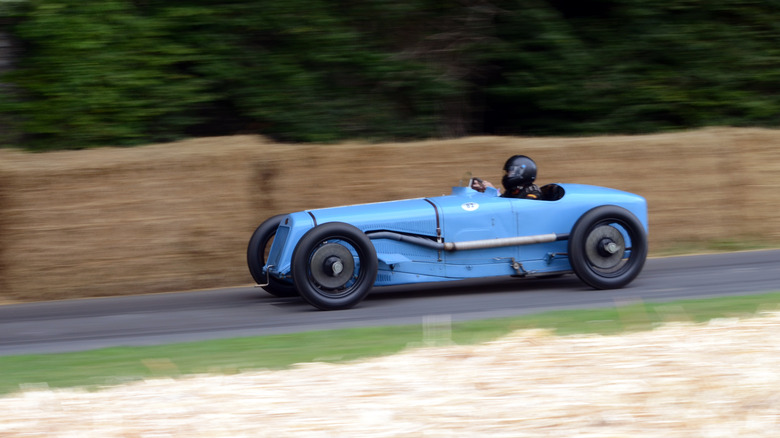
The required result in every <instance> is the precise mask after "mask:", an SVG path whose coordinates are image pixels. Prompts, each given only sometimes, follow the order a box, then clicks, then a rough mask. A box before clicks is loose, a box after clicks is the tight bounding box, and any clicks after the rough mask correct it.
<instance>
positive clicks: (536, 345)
mask: <svg viewBox="0 0 780 438" xmlns="http://www.w3.org/2000/svg"><path fill="white" fill-rule="evenodd" d="M779 339H780V314H778V313H771V314H765V315H763V317H759V318H753V319H744V320H738V319H719V320H713V321H711V322H709V323H706V324H688V323H673V324H668V325H664V326H662V327H659V328H657V329H655V330H653V331H645V332H637V333H630V334H624V335H620V336H597V335H578V336H565V337H557V336H553V335H551V334H550V333H549V332H546V331H541V330H532V331H519V332H515V333H513V334H511V335H509V336H507V337H504V338H502V339H499V340H496V341H494V342H490V343H486V344H480V345H474V346H457V345H451V346H440V347H426V348H412V349H409V350H407V351H405V352H403V353H401V354H398V355H394V356H389V357H382V358H375V359H370V360H364V361H359V362H354V363H347V364H327V363H311V364H301V365H298V366H296V367H295V368H293V369H289V370H283V371H248V372H243V373H239V374H234V375H228V376H193V377H187V378H182V379H176V380H173V379H161V380H148V381H142V382H137V383H132V384H127V385H123V386H118V387H111V388H106V389H103V390H100V391H96V392H87V391H83V390H72V389H70V390H48V389H38V390H29V389H28V390H26V391H24V392H20V393H16V394H12V395H9V396H6V397H3V398H0V436H2V437H8V438H11V437H14V438H15V437H43V436H46V437H101V438H103V437H139V438H140V437H179V436H186V437H475V436H491V437H583V438H584V437H654V438H655V437H664V438H674V437H681V438H683V437H685V438H689V437H707V438H716V437H724V438H726V437H729V438H730V437H777V436H780V342H778V340H779Z"/></svg>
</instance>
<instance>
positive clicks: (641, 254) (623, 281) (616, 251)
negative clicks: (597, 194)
mask: <svg viewBox="0 0 780 438" xmlns="http://www.w3.org/2000/svg"><path fill="white" fill-rule="evenodd" d="M646 259H647V233H646V232H645V228H644V226H643V225H642V223H641V222H640V221H639V219H637V218H636V216H634V215H633V214H631V212H629V211H628V210H626V209H624V208H621V207H617V206H612V205H607V206H602V207H596V208H594V209H592V210H590V211H588V212H587V213H585V214H584V215H582V217H580V219H579V220H578V221H577V223H576V224H574V228H572V232H571V234H570V235H569V261H570V262H571V267H572V270H574V273H575V274H577V276H578V277H579V278H580V280H582V281H583V282H584V283H586V284H587V285H589V286H591V287H593V288H596V289H618V288H621V287H623V286H625V285H627V284H629V283H631V282H632V281H633V280H634V278H636V276H637V275H639V273H640V272H641V271H642V267H643V266H644V264H645V260H646Z"/></svg>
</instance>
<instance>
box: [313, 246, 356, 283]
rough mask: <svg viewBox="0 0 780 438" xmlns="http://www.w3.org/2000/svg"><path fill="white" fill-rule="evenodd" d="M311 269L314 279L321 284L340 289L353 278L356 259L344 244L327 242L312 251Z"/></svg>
mask: <svg viewBox="0 0 780 438" xmlns="http://www.w3.org/2000/svg"><path fill="white" fill-rule="evenodd" d="M310 271H311V276H312V279H313V280H314V281H316V282H317V283H318V284H319V285H320V286H322V287H324V288H326V289H338V288H340V287H343V286H344V285H346V284H347V282H349V280H351V279H352V275H353V274H354V272H355V260H354V258H353V257H352V253H351V252H350V251H349V250H348V249H347V248H345V247H344V246H343V245H340V244H338V243H325V244H324V245H321V246H320V247H319V248H317V249H316V250H314V252H313V253H312V256H311V262H310Z"/></svg>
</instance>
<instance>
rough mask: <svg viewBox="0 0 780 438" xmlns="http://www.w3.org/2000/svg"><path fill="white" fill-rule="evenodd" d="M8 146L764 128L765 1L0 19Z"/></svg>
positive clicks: (769, 45)
mask: <svg viewBox="0 0 780 438" xmlns="http://www.w3.org/2000/svg"><path fill="white" fill-rule="evenodd" d="M0 14H2V19H1V20H2V21H1V22H0V59H2V62H1V63H0V69H2V70H3V71H4V73H5V74H4V76H3V79H2V82H3V84H4V85H3V91H4V93H3V98H2V106H0V114H1V115H2V120H3V123H4V125H3V126H4V129H3V133H4V135H5V136H6V137H7V139H6V143H7V144H9V143H10V144H16V145H21V146H24V147H29V148H35V149H63V148H85V147H90V146H106V145H132V144H142V143H154V142H161V141H170V140H174V139H181V138H185V137H197V136H212V135H228V134H236V133H243V134H249V133H254V134H262V135H265V136H269V137H271V138H273V139H276V140H284V141H314V142H330V141H339V140H346V139H354V138H359V139H370V140H403V139H415V138H431V137H458V136H464V135H478V134H491V135H493V134H500V135H561V134H565V135H570V134H575V135H583V134H614V133H646V132H657V131H668V130H674V129H683V128H693V127H702V126H724V125H725V126H765V127H774V126H777V124H778V117H777V114H778V112H779V111H778V110H780V99H779V98H778V92H779V91H780V90H779V88H778V84H780V70H778V68H777V67H778V64H779V61H780V46H778V44H777V41H778V36H779V35H778V33H779V32H780V29H778V26H780V25H778V23H780V8H778V5H777V2H776V1H772V0H763V1H762V0H755V1H751V0H711V1H699V0H675V1H665V0H663V1H662V0H593V1H589V2H582V1H576V0H522V1H518V0H512V1H508V0H493V1H485V0H462V1H441V0H409V1H401V2H399V1H394V0H373V1H350V0H264V1H237V2H225V1H209V0H182V1H177V2H164V1H155V0H135V1H131V0H101V1H92V2H83V1H78V0H5V1H2V2H0Z"/></svg>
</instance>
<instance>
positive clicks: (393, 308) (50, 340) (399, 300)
mask: <svg viewBox="0 0 780 438" xmlns="http://www.w3.org/2000/svg"><path fill="white" fill-rule="evenodd" d="M773 291H780V250H773V251H751V252H741V253H729V254H714V255H700V256H685V257H673V258H659V259H650V260H648V261H647V264H646V265H645V269H644V271H643V272H642V274H640V276H639V277H638V278H637V279H636V280H635V281H634V282H633V283H632V284H631V285H629V286H628V287H626V288H624V289H620V290H611V291H598V290H593V289H590V288H589V287H587V286H585V285H583V284H582V283H581V282H580V281H579V280H578V279H577V278H576V277H575V276H574V275H567V276H564V277H559V278H554V279H514V278H501V279H497V280H481V281H471V280H469V281H463V282H449V283H436V284H427V285H423V286H421V285H411V286H403V287H399V286H394V287H386V288H377V289H375V290H374V291H373V292H372V294H371V295H369V297H368V298H367V299H366V300H365V301H363V302H362V303H361V304H360V305H359V306H358V307H356V308H354V309H350V310H342V311H330V312H324V311H319V310H315V309H314V308H313V307H311V306H309V305H308V304H306V303H305V302H303V301H302V300H301V299H299V298H275V297H272V296H270V295H268V294H267V293H265V292H264V291H263V290H261V289H258V288H254V287H238V288H230V289H221V290H207V291H195V292H180V293H168V294H155V295H141V296H126V297H116V298H98V299H87V300H67V301H54V302H44V303H31V304H16V305H7V306H0V355H16V354H34V353H58V352H68V351H80V350H90V349H96V348H103V347H113V346H138V345H156V344H167V343H174V342H187V341H196V340H205V339H217V338H230V337H242V336H256V335H267V334H281V333H294V332H301V331H311V330H328V329H337V328H346V327H362V326H388V325H401V324H421V323H422V322H423V319H424V318H425V317H427V316H439V317H441V316H446V317H449V318H451V320H452V321H462V320H471V319H483V318H492V317H503V316H515V315H523V314H532V313H538V312H543V311H548V310H556V309H575V308H596V307H609V306H614V305H619V304H625V303H629V302H632V301H639V300H641V301H645V302H662V301H672V300H676V299H688V298H707V297H715V296H725V295H744V294H755V293H762V292H773Z"/></svg>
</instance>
